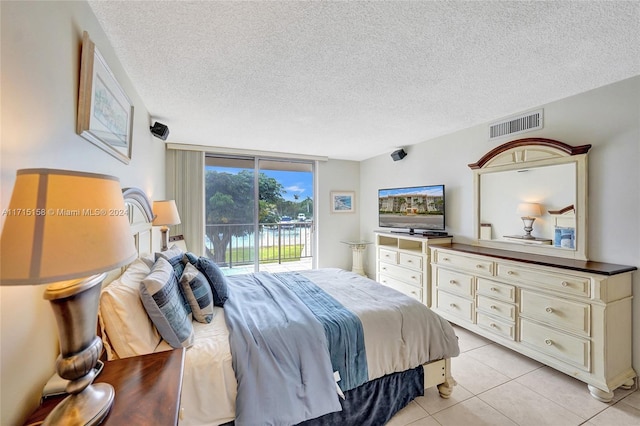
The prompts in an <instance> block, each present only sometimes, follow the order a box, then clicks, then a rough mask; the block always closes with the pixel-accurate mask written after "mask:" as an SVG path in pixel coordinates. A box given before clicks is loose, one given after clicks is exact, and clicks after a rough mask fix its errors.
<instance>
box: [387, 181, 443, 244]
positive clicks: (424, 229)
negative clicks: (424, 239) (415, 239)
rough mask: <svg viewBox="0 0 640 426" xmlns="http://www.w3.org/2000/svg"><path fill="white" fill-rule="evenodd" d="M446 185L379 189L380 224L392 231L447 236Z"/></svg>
mask: <svg viewBox="0 0 640 426" xmlns="http://www.w3.org/2000/svg"><path fill="white" fill-rule="evenodd" d="M444 200H445V199H444V185H428V186H411V187H404V188H388V189H379V190H378V224H379V226H380V227H381V228H392V229H393V230H392V231H391V232H403V233H408V234H423V235H436V236H437V235H447V233H446V232H445V201H444Z"/></svg>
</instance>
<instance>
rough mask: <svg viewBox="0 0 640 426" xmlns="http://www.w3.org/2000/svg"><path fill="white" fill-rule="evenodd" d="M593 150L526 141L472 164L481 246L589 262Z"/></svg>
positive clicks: (507, 146)
mask: <svg viewBox="0 0 640 426" xmlns="http://www.w3.org/2000/svg"><path fill="white" fill-rule="evenodd" d="M589 148H590V146H589V145H584V146H580V147H571V146H569V145H566V144H563V143H562V142H558V141H553V140H551V139H520V140H517V141H512V142H507V143H506V144H504V145H501V146H500V147H498V148H496V149H494V150H492V151H491V152H489V153H488V154H487V155H485V156H484V157H483V158H482V159H481V160H480V161H478V163H474V164H470V165H469V166H470V167H471V168H472V169H474V179H475V200H476V206H475V207H476V209H475V211H476V215H475V225H476V238H477V243H478V245H481V246H486V247H493V248H500V249H506V250H511V251H519V252H526V253H534V254H543V255H550V256H556V257H565V258H574V259H580V260H587V253H586V247H587V245H586V241H587V235H586V232H587V230H586V212H587V208H586V182H587V180H586V152H587V151H588V149H589ZM531 209H533V210H531ZM527 226H529V227H528V228H527Z"/></svg>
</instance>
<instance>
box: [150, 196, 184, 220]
mask: <svg viewBox="0 0 640 426" xmlns="http://www.w3.org/2000/svg"><path fill="white" fill-rule="evenodd" d="M153 214H155V215H156V217H155V218H154V219H153V224H154V225H179V224H180V215H179V214H178V207H176V202H175V201H174V200H162V201H154V202H153Z"/></svg>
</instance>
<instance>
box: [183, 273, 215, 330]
mask: <svg viewBox="0 0 640 426" xmlns="http://www.w3.org/2000/svg"><path fill="white" fill-rule="evenodd" d="M180 286H181V287H182V294H184V296H185V298H186V299H187V302H189V305H191V312H193V318H194V319H195V320H196V321H198V322H202V323H205V324H208V323H210V322H211V320H212V319H213V315H214V310H213V294H212V293H211V286H210V285H209V282H208V281H207V278H206V277H205V276H204V275H202V272H200V271H198V269H196V267H195V266H193V265H192V264H190V263H188V264H187V265H186V266H185V268H184V272H183V273H182V277H180Z"/></svg>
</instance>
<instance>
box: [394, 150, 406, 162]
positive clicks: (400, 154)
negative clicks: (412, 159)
mask: <svg viewBox="0 0 640 426" xmlns="http://www.w3.org/2000/svg"><path fill="white" fill-rule="evenodd" d="M406 156H407V153H406V151H405V150H404V149H402V148H400V149H399V150H397V151H393V152H392V153H391V158H393V161H400V160H402V159H403V158H404V157H406Z"/></svg>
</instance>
